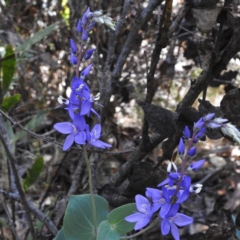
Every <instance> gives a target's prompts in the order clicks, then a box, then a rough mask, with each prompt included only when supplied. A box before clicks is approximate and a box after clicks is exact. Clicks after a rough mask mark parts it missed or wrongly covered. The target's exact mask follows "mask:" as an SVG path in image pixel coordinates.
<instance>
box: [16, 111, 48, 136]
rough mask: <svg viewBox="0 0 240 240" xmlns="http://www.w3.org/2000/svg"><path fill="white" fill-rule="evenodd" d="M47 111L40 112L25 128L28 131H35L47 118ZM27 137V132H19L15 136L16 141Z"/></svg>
mask: <svg viewBox="0 0 240 240" xmlns="http://www.w3.org/2000/svg"><path fill="white" fill-rule="evenodd" d="M46 115H47V111H39V112H38V113H37V114H36V115H34V117H33V118H32V119H31V120H30V121H29V122H28V123H27V124H26V125H25V126H24V127H25V128H26V129H27V130H33V129H35V128H36V127H37V126H38V125H40V124H41V122H42V121H43V119H44V118H45V117H46ZM25 135H27V132H26V131H23V130H21V131H19V132H18V133H16V134H15V137H14V141H17V140H19V139H20V138H23V137H24V136H25Z"/></svg>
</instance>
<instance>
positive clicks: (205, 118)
mask: <svg viewBox="0 0 240 240" xmlns="http://www.w3.org/2000/svg"><path fill="white" fill-rule="evenodd" d="M214 116H215V113H209V114H207V115H206V116H204V117H203V121H204V122H208V121H211V120H212V119H213V118H214Z"/></svg>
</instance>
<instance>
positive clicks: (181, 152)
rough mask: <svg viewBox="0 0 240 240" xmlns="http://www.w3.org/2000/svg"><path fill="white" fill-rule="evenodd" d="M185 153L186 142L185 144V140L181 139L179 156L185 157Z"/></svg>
mask: <svg viewBox="0 0 240 240" xmlns="http://www.w3.org/2000/svg"><path fill="white" fill-rule="evenodd" d="M184 151H185V146H184V142H183V139H182V138H180V141H179V145H178V154H179V155H183V154H184Z"/></svg>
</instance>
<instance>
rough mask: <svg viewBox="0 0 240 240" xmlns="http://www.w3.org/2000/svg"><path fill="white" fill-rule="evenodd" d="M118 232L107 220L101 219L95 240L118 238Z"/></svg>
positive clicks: (115, 239)
mask: <svg viewBox="0 0 240 240" xmlns="http://www.w3.org/2000/svg"><path fill="white" fill-rule="evenodd" d="M119 239H120V234H119V233H118V232H117V231H116V230H115V229H114V228H112V226H111V224H110V223H109V222H108V221H102V222H101V223H100V225H99V228H98V233H97V240H119Z"/></svg>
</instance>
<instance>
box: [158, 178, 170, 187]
mask: <svg viewBox="0 0 240 240" xmlns="http://www.w3.org/2000/svg"><path fill="white" fill-rule="evenodd" d="M169 181H170V179H169V177H168V178H167V179H165V180H164V181H162V182H161V183H159V184H158V185H157V186H158V187H161V186H164V185H166V184H168V183H169Z"/></svg>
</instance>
